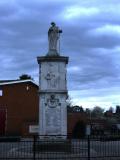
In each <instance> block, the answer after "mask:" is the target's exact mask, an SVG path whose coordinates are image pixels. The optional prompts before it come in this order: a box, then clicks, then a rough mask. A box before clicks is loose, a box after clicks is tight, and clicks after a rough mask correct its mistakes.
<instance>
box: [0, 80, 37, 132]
mask: <svg viewBox="0 0 120 160" xmlns="http://www.w3.org/2000/svg"><path fill="white" fill-rule="evenodd" d="M38 106H39V96H38V85H37V84H36V83H35V82H34V81H32V80H31V79H29V80H16V81H0V135H26V134H28V133H29V126H30V125H35V124H38V113H39V111H38V109H39V107H38Z"/></svg>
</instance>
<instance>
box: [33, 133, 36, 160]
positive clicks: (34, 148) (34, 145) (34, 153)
mask: <svg viewBox="0 0 120 160" xmlns="http://www.w3.org/2000/svg"><path fill="white" fill-rule="evenodd" d="M35 159H36V135H34V136H33V160H35Z"/></svg>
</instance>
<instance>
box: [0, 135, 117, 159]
mask: <svg viewBox="0 0 120 160" xmlns="http://www.w3.org/2000/svg"><path fill="white" fill-rule="evenodd" d="M0 159H2V160H4V159H6V160H7V159H11V160H14V159H17V160H19V159H24V160H25V159H28V160H39V159H40V160H49V159H51V160H57V159H58V160H63V159H67V160H103V159H104V160H120V136H119V135H112V136H108V135H107V136H103V135H102V136H87V137H85V138H82V139H73V138H67V136H54V135H53V136H31V137H25V138H21V137H1V138H0Z"/></svg>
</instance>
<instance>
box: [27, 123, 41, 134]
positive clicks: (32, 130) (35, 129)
mask: <svg viewBox="0 0 120 160" xmlns="http://www.w3.org/2000/svg"><path fill="white" fill-rule="evenodd" d="M38 131H39V126H38V125H30V126H29V133H38Z"/></svg>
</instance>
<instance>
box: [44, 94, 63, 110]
mask: <svg viewBox="0 0 120 160" xmlns="http://www.w3.org/2000/svg"><path fill="white" fill-rule="evenodd" d="M45 105H46V106H48V107H50V108H55V107H57V106H60V105H61V103H60V102H59V99H58V98H55V95H51V96H50V98H49V99H47V102H46V103H45Z"/></svg>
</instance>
